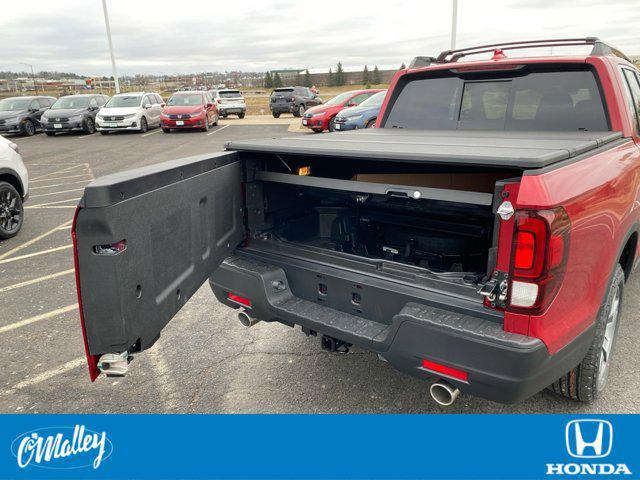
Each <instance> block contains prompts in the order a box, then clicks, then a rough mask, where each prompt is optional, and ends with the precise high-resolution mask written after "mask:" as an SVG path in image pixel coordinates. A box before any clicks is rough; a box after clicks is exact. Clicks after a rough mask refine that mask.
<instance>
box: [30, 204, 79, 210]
mask: <svg viewBox="0 0 640 480" xmlns="http://www.w3.org/2000/svg"><path fill="white" fill-rule="evenodd" d="M76 207H77V205H50V206H44V207H42V206H40V205H32V206H30V207H24V208H25V210H26V209H28V208H32V209H34V210H36V209H39V208H76Z"/></svg>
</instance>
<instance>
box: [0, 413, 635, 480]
mask: <svg viewBox="0 0 640 480" xmlns="http://www.w3.org/2000/svg"><path fill="white" fill-rule="evenodd" d="M639 432H640V417H638V416H633V415H597V416H565V415H2V416H1V417H0V445H1V447H0V452H1V453H0V478H1V479H20V478H28V479H41V478H82V479H89V478H108V479H120V478H122V479H131V478H140V479H154V480H157V479H165V478H167V479H168V478H180V479H191V478H227V479H236V478H238V479H239V478H264V479H272V478H283V479H300V478H311V479H326V478H355V479H365V478H367V479H369V478H396V479H398V478H399V479H410V478H427V479H428V478H434V479H435V478H438V479H449V478H451V479H462V478H465V479H495V478H509V479H534V478H536V479H539V478H545V477H548V478H562V477H565V478H589V479H593V478H637V477H638V476H639V475H638V473H639V470H638V467H639V465H638V458H639V450H640V441H639V439H638V436H639Z"/></svg>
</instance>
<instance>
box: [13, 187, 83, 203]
mask: <svg viewBox="0 0 640 480" xmlns="http://www.w3.org/2000/svg"><path fill="white" fill-rule="evenodd" d="M81 190H82V189H81ZM79 200H80V198H68V199H66V200H58V201H57V202H47V203H39V204H37V205H28V206H26V207H24V208H39V207H46V206H49V205H56V204H58V203H67V202H77V201H79Z"/></svg>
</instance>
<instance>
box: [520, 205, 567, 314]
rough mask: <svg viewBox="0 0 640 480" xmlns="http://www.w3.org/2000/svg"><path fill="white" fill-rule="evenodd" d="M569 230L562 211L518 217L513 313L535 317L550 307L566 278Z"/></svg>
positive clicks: (526, 213) (532, 212) (533, 212)
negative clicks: (521, 312)
mask: <svg viewBox="0 0 640 480" xmlns="http://www.w3.org/2000/svg"><path fill="white" fill-rule="evenodd" d="M570 227H571V223H570V221H569V216H568V215H567V212H565V211H564V209H563V208H562V207H558V208H555V209H553V210H521V211H518V212H517V213H516V225H515V230H514V242H513V257H512V258H513V261H512V263H511V264H512V271H511V275H510V277H511V289H510V295H509V304H510V306H511V308H510V310H514V311H523V312H526V313H529V314H535V313H540V312H542V311H543V310H544V309H546V308H547V307H548V306H549V304H550V303H551V301H552V300H553V298H554V297H555V295H556V293H557V292H558V289H559V288H560V283H561V280H562V277H563V276H564V270H565V264H566V260H567V255H568V246H569V231H570Z"/></svg>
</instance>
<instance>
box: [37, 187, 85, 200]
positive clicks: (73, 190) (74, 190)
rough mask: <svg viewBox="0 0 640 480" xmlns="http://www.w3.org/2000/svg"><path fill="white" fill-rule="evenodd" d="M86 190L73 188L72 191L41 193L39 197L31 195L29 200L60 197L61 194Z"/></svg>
mask: <svg viewBox="0 0 640 480" xmlns="http://www.w3.org/2000/svg"><path fill="white" fill-rule="evenodd" d="M82 190H84V188H73V189H71V190H61V191H59V192H49V193H40V194H39V195H30V196H29V198H37V197H48V196H49V195H59V194H61V193H70V192H80V191H82Z"/></svg>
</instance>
